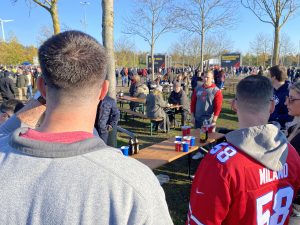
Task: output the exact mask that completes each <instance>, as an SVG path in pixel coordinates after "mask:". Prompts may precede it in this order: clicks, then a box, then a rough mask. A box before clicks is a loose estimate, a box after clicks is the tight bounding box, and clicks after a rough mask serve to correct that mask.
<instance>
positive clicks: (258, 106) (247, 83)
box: [236, 76, 273, 113]
mask: <svg viewBox="0 0 300 225" xmlns="http://www.w3.org/2000/svg"><path fill="white" fill-rule="evenodd" d="M236 99H237V100H238V104H241V105H242V106H243V107H244V108H245V109H246V110H247V111H249V112H253V113H255V112H259V111H261V110H264V109H266V108H267V107H268V106H269V104H270V103H271V100H272V99H273V87H272V84H271V81H270V80H269V79H268V78H267V77H264V76H248V77H246V78H244V79H242V80H241V81H240V82H239V83H238V85H237V88H236Z"/></svg>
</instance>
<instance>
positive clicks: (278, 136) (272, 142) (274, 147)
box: [225, 124, 288, 171]
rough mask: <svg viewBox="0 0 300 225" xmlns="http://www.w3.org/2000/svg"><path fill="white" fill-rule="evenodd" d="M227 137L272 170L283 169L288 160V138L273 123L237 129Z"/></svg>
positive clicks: (230, 141)
mask: <svg viewBox="0 0 300 225" xmlns="http://www.w3.org/2000/svg"><path fill="white" fill-rule="evenodd" d="M225 137H226V139H227V141H228V142H229V143H231V144H233V145H234V146H236V147H237V148H239V149H240V150H241V151H243V152H245V153H246V154H247V155H249V156H251V157H252V158H253V159H255V160H257V161H258V162H260V163H261V164H263V165H264V166H266V167H267V168H269V169H271V170H274V171H279V170H281V169H282V168H283V165H284V164H285V162H286V159H287V155H288V140H287V138H286V137H285V135H284V134H283V133H282V132H281V131H280V130H279V128H278V127H276V126H274V125H273V124H267V125H261V126H255V127H249V128H244V129H239V130H235V131H232V132H229V133H228V134H226V135H225Z"/></svg>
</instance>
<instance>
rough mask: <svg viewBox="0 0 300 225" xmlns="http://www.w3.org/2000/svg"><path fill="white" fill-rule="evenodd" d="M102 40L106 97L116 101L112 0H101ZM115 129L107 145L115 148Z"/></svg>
mask: <svg viewBox="0 0 300 225" xmlns="http://www.w3.org/2000/svg"><path fill="white" fill-rule="evenodd" d="M102 40H103V45H104V47H105V48H106V52H107V59H108V61H107V62H108V63H107V74H106V79H107V80H108V81H109V89H108V94H107V95H108V96H109V97H111V98H113V99H116V76H115V55H114V0H102ZM116 134H117V131H116V128H115V129H114V130H113V131H112V132H111V133H110V135H109V139H108V144H109V145H110V146H116V143H117V140H116V136H117V135H116Z"/></svg>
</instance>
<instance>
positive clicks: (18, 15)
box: [0, 0, 300, 53]
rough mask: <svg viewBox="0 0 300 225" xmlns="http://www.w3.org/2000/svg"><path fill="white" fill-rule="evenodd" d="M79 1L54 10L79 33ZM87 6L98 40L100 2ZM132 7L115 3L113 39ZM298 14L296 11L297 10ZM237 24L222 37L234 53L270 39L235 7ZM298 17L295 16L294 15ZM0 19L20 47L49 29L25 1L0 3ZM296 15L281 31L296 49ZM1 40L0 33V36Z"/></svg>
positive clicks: (163, 45)
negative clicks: (258, 39) (258, 38)
mask: <svg viewBox="0 0 300 225" xmlns="http://www.w3.org/2000/svg"><path fill="white" fill-rule="evenodd" d="M80 1H83V0H59V3H58V10H59V19H60V22H61V25H62V26H66V27H69V28H72V29H76V30H83V25H82V23H81V22H80V21H82V20H83V15H84V13H83V8H82V5H81V4H80ZM88 2H90V4H89V5H88V6H87V7H86V18H87V24H88V27H87V33H89V34H90V35H92V36H93V37H95V38H96V39H98V40H99V41H101V19H102V15H101V12H102V11H101V0H88ZM132 6H133V1H132V0H115V40H118V39H120V38H123V37H124V35H123V34H122V32H121V31H122V26H123V25H124V22H123V18H124V16H126V15H127V14H130V12H131V10H130V8H131V7H132ZM299 11H300V10H299ZM237 13H239V21H238V23H237V25H236V26H235V28H234V29H231V30H227V31H226V34H227V36H228V37H230V38H231V40H232V41H233V46H234V49H233V50H234V51H241V52H243V53H245V52H247V51H248V50H249V42H250V41H252V40H254V38H255V36H256V34H258V33H260V32H263V33H266V34H269V35H270V36H271V37H272V36H273V30H272V26H271V25H269V24H264V23H262V22H260V21H259V20H258V19H257V18H256V17H255V16H254V15H253V14H252V13H251V12H250V11H248V10H246V9H244V8H243V7H239V8H237ZM298 14H299V13H298ZM0 18H1V19H12V20H14V21H13V22H10V23H6V24H5V25H4V29H5V33H6V38H8V36H9V35H10V34H12V33H13V34H14V35H16V36H17V38H18V40H19V41H20V42H21V43H22V44H24V45H35V46H37V45H38V44H37V43H38V41H37V37H38V35H39V32H40V31H41V29H42V27H43V26H48V27H51V28H52V23H51V17H50V15H49V13H48V12H47V11H46V10H45V9H43V8H41V7H39V6H35V4H34V3H32V8H31V9H30V8H29V6H28V3H27V4H26V1H25V0H18V2H17V3H12V1H11V0H1V1H0ZM299 28H300V16H297V17H294V18H292V19H290V20H289V21H288V23H287V24H286V25H285V27H284V28H283V29H282V32H284V33H287V34H288V35H289V36H290V38H291V40H292V42H293V43H294V45H295V47H296V48H299V47H298V46H299V41H300V29H299ZM180 34H181V32H176V33H171V34H165V35H164V36H162V37H161V38H160V39H159V40H158V41H157V44H156V48H155V50H156V52H160V53H164V52H168V51H169V50H170V48H171V45H172V43H175V42H176V41H178V39H179V36H180ZM1 37H2V34H1ZM129 39H130V40H131V41H132V42H133V43H135V46H136V49H137V50H142V51H149V46H148V44H147V43H146V42H145V41H144V40H142V39H140V38H138V37H130V38H129Z"/></svg>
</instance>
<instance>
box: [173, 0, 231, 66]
mask: <svg viewBox="0 0 300 225" xmlns="http://www.w3.org/2000/svg"><path fill="white" fill-rule="evenodd" d="M176 11H177V14H179V15H180V18H179V19H178V26H179V27H181V28H182V29H184V30H187V31H189V32H191V33H196V34H198V35H199V36H200V41H201V53H200V69H201V71H202V70H203V54H204V40H205V36H206V34H207V33H208V32H210V31H212V30H215V29H219V28H228V27H230V26H232V25H233V24H234V22H235V21H236V20H235V17H236V15H237V13H236V12H237V4H236V2H235V1H234V0H210V1H207V0H187V2H186V1H184V2H182V5H178V6H177V10H176Z"/></svg>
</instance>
